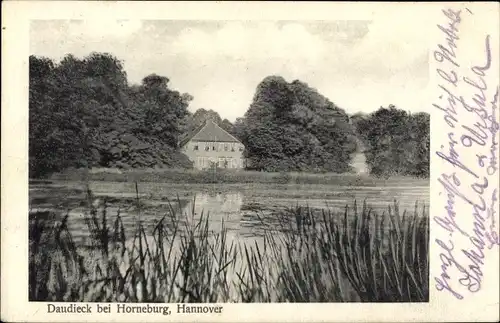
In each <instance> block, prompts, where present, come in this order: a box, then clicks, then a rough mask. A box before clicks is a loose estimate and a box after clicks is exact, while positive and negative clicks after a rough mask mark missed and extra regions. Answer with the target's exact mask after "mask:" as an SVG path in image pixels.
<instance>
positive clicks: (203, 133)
mask: <svg viewBox="0 0 500 323" xmlns="http://www.w3.org/2000/svg"><path fill="white" fill-rule="evenodd" d="M189 141H205V142H213V141H215V142H237V143H241V142H240V141H239V140H238V139H236V137H234V136H233V135H231V134H230V133H229V132H227V131H226V130H224V129H222V128H221V127H220V126H219V125H217V124H216V123H215V122H213V121H212V120H207V121H205V124H204V125H203V126H201V127H200V128H198V129H197V130H196V131H194V132H193V133H192V134H191V135H189V136H187V137H186V138H184V139H183V140H182V142H181V146H184V145H185V144H186V143H187V142H189Z"/></svg>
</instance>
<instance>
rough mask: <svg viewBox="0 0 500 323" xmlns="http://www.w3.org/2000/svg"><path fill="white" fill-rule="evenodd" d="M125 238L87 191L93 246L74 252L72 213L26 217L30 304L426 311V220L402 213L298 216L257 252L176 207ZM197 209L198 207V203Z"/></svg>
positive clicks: (300, 212) (304, 212)
mask: <svg viewBox="0 0 500 323" xmlns="http://www.w3.org/2000/svg"><path fill="white" fill-rule="evenodd" d="M136 192H137V212H138V214H137V224H136V229H135V234H134V236H133V237H127V236H126V233H125V228H124V225H123V222H122V219H121V216H120V210H118V212H117V214H115V215H114V218H113V219H112V218H110V216H109V215H108V214H107V205H106V201H104V203H103V205H102V206H101V207H95V206H94V205H93V204H92V203H91V202H92V200H93V196H92V192H91V191H90V190H88V193H87V196H88V199H87V204H88V207H87V209H88V210H87V211H86V213H85V214H84V215H83V216H84V217H85V222H86V224H87V229H88V236H89V241H90V243H89V244H87V245H85V246H84V245H79V244H77V243H75V242H74V239H73V238H72V235H71V232H70V230H69V229H68V225H67V223H68V221H69V216H68V214H65V215H57V214H54V213H50V212H38V213H31V214H30V235H29V238H30V247H29V252H30V261H29V275H30V276H29V298H30V300H31V301H85V302H152V303H154V302H167V303H173V302H176V303H181V302H208V303H210V302H358V301H361V302H426V301H428V293H429V292H428V263H429V260H428V227H429V223H428V217H427V214H426V211H425V208H422V209H419V208H418V207H417V205H416V206H415V210H414V211H413V214H408V213H407V212H406V211H403V212H400V210H399V208H398V204H397V202H394V205H392V206H390V207H389V208H388V210H387V212H385V213H383V214H377V213H375V212H373V211H372V210H370V209H369V208H368V207H367V205H366V203H363V205H362V207H361V208H358V206H357V205H356V203H354V206H352V207H348V206H346V208H345V211H344V212H343V214H339V213H338V212H335V211H333V210H329V209H326V210H315V209H312V208H310V207H307V206H305V207H299V206H297V207H294V208H289V209H286V210H283V211H282V212H278V213H277V214H276V216H277V217H278V218H279V225H278V226H276V227H272V228H269V229H268V230H267V231H266V232H265V235H264V239H263V240H262V243H257V242H254V243H247V244H244V243H241V242H238V241H236V240H234V239H230V238H229V236H228V234H227V229H226V228H225V225H224V223H221V229H220V231H218V232H212V230H209V215H208V214H201V215H199V216H198V217H197V218H195V217H194V207H193V210H192V211H191V212H190V213H191V214H186V213H185V214H183V213H182V206H181V203H180V200H177V201H170V203H169V205H170V206H169V210H168V212H167V214H165V215H164V217H163V218H162V219H161V220H159V221H158V222H157V223H156V225H155V226H154V228H153V229H152V230H148V229H146V228H145V227H144V226H143V224H142V219H141V213H140V212H141V210H140V205H141V203H140V201H139V192H138V191H136ZM193 204H194V203H193Z"/></svg>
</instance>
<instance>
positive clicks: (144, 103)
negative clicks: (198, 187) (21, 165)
mask: <svg viewBox="0 0 500 323" xmlns="http://www.w3.org/2000/svg"><path fill="white" fill-rule="evenodd" d="M29 91H30V100H29V114H30V138H29V139H30V142H29V159H30V176H34V177H36V176H43V175H45V174H48V173H51V172H54V171H59V170H62V169H64V168H67V167H91V166H102V167H154V166H185V167H187V166H189V165H190V163H189V161H188V159H187V157H186V156H184V155H183V154H181V153H179V152H178V151H177V147H176V145H177V141H178V137H179V135H180V134H181V132H182V129H181V122H180V121H181V120H182V119H183V118H184V117H185V116H186V115H187V114H188V112H187V107H188V104H189V101H190V100H191V99H192V97H191V96H190V95H188V94H180V93H178V92H176V91H172V90H170V89H169V88H168V78H166V77H162V76H157V75H150V76H147V77H145V78H144V80H143V83H142V84H141V85H132V86H129V85H128V84H127V75H126V73H125V71H124V69H123V65H122V63H121V62H120V61H119V60H118V59H117V58H115V57H113V56H111V55H109V54H102V53H92V54H91V55H89V56H87V57H85V58H83V59H78V58H75V57H74V56H72V55H67V56H66V57H64V58H63V59H62V60H61V61H60V62H59V63H57V64H56V63H55V62H53V61H51V60H50V59H47V58H43V57H35V56H30V88H29Z"/></svg>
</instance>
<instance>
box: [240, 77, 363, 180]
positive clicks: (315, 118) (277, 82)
mask: <svg viewBox="0 0 500 323" xmlns="http://www.w3.org/2000/svg"><path fill="white" fill-rule="evenodd" d="M234 131H235V133H236V134H237V136H238V137H239V138H241V140H242V141H243V143H244V144H245V146H246V151H245V154H246V157H247V158H248V159H249V164H250V165H251V168H254V169H259V170H266V171H290V170H294V171H334V172H345V171H349V170H350V166H349V163H350V160H351V155H352V153H353V152H354V151H355V150H356V140H355V135H354V128H353V126H352V125H351V124H350V122H349V117H348V115H347V114H346V113H345V111H343V110H342V109H340V108H339V107H337V106H336V105H335V104H333V103H332V102H330V101H329V100H328V99H327V98H325V97H324V96H322V95H321V94H319V93H318V92H317V91H316V90H314V89H312V88H310V87H309V86H308V85H307V84H305V83H303V82H300V81H298V80H295V81H293V82H291V83H287V82H286V80H285V79H283V78H282V77H279V76H269V77H266V78H265V79H264V80H263V81H262V82H261V83H260V84H259V85H258V86H257V90H256V93H255V96H254V99H253V102H252V104H251V105H250V107H249V109H248V111H247V112H246V114H245V117H244V118H243V119H239V120H237V122H236V123H235V126H234Z"/></svg>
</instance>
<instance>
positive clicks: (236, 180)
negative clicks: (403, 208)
mask: <svg viewBox="0 0 500 323" xmlns="http://www.w3.org/2000/svg"><path fill="white" fill-rule="evenodd" d="M51 179H53V180H65V181H87V180H91V181H107V182H168V183H186V184H212V183H225V184H231V183H232V184H244V183H260V184H329V185H343V186H352V185H357V186H382V185H391V184H392V185H396V184H397V185H399V186H401V185H408V186H411V185H414V184H415V183H423V182H424V180H422V179H416V178H415V179H411V178H409V177H403V176H399V177H391V178H388V179H386V178H377V177H374V176H369V175H366V174H337V173H301V172H281V173H278V172H259V171H247V170H228V169H217V171H216V172H214V171H213V170H208V171H202V170H195V169H143V170H137V169H132V170H121V171H117V170H114V171H113V170H105V171H102V172H90V173H89V172H88V170H86V169H68V170H66V171H64V172H62V173H58V174H53V175H52V176H51Z"/></svg>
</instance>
